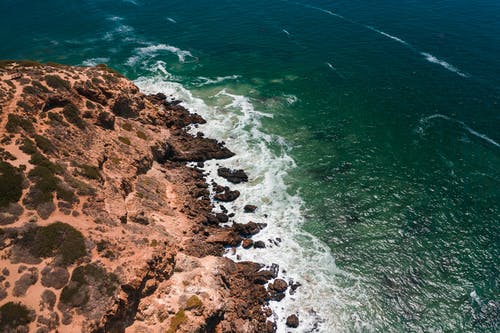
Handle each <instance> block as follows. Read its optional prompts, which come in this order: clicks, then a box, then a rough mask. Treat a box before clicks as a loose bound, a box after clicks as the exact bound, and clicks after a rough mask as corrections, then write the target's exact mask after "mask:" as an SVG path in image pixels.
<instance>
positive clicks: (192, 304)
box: [186, 295, 203, 310]
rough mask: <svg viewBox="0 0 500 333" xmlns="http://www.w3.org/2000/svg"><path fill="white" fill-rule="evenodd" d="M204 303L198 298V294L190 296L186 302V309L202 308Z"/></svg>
mask: <svg viewBox="0 0 500 333" xmlns="http://www.w3.org/2000/svg"><path fill="white" fill-rule="evenodd" d="M202 305H203V303H202V302H201V300H200V299H199V298H198V296H196V295H193V296H191V297H189V299H188V300H187V302H186V310H191V309H198V308H201V306H202Z"/></svg>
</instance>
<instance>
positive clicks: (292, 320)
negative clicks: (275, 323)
mask: <svg viewBox="0 0 500 333" xmlns="http://www.w3.org/2000/svg"><path fill="white" fill-rule="evenodd" d="M286 326H288V327H291V328H297V327H299V317H297V316H296V315H294V314H293V315H290V316H288V318H286Z"/></svg>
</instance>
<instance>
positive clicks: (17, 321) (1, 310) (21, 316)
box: [0, 302, 32, 331]
mask: <svg viewBox="0 0 500 333" xmlns="http://www.w3.org/2000/svg"><path fill="white" fill-rule="evenodd" d="M30 322H32V318H31V314H30V310H29V309H28V308H27V307H26V306H25V305H23V304H21V303H14V302H8V303H5V304H4V305H2V306H0V328H1V329H5V331H7V328H11V329H13V328H16V327H19V326H24V325H27V324H29V323H30ZM2 331H3V330H2Z"/></svg>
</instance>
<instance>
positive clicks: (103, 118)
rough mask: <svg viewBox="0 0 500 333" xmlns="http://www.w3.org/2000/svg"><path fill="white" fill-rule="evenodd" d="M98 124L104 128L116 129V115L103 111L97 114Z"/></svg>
mask: <svg viewBox="0 0 500 333" xmlns="http://www.w3.org/2000/svg"><path fill="white" fill-rule="evenodd" d="M96 125H98V126H101V127H102V128H104V129H108V130H114V129H115V116H114V115H113V114H112V113H110V112H106V111H102V112H101V113H99V114H98V115H97V122H96Z"/></svg>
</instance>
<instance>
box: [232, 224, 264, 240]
mask: <svg viewBox="0 0 500 333" xmlns="http://www.w3.org/2000/svg"><path fill="white" fill-rule="evenodd" d="M233 228H234V230H236V231H237V232H239V233H240V235H242V236H244V237H248V236H253V235H256V234H258V233H259V232H260V231H261V230H262V225H261V224H259V223H255V222H248V223H246V224H240V223H233Z"/></svg>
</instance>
